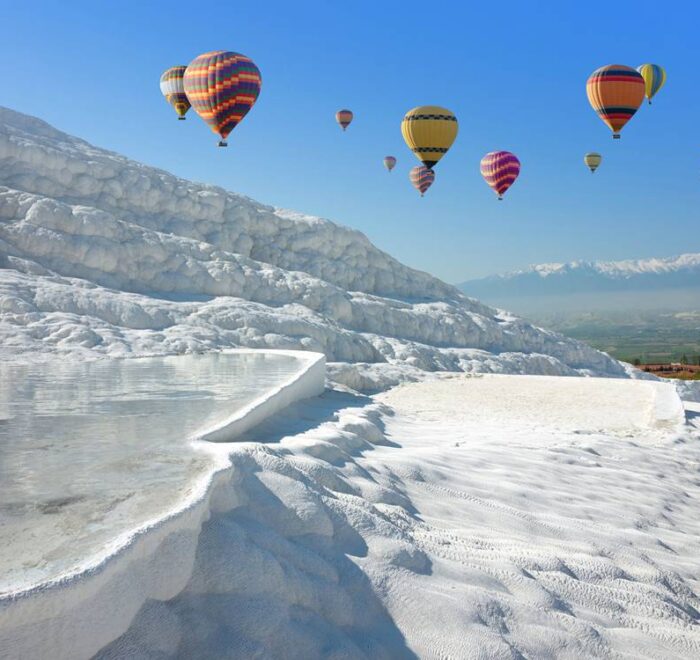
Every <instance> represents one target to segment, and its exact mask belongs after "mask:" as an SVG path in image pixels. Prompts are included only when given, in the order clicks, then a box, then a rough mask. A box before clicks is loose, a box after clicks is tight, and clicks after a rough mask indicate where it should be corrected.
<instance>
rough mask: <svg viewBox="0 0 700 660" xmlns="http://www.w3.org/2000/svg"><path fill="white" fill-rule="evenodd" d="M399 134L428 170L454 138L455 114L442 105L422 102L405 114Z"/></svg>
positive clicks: (455, 134)
mask: <svg viewBox="0 0 700 660" xmlns="http://www.w3.org/2000/svg"><path fill="white" fill-rule="evenodd" d="M401 134H402V135H403V139H404V140H405V141H406V144H407V145H408V148H409V149H410V150H411V151H412V152H413V153H414V154H415V155H416V158H418V160H419V161H420V162H421V163H423V165H425V166H426V167H427V168H428V169H432V168H433V166H434V165H435V164H436V163H437V162H438V161H439V160H440V159H441V158H442V157H443V156H444V155H445V154H446V153H447V150H448V149H449V148H450V147H451V146H452V143H453V142H454V141H455V138H456V137H457V117H455V116H454V113H452V112H450V111H449V110H446V109H445V108H440V107H438V106H436V105H422V106H420V107H418V108H413V110H409V111H408V112H407V113H406V116H405V117H404V118H403V121H402V122H401Z"/></svg>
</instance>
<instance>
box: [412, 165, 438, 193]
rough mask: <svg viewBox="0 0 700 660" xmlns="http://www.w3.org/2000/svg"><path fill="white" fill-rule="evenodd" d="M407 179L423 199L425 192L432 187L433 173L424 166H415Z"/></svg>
mask: <svg viewBox="0 0 700 660" xmlns="http://www.w3.org/2000/svg"><path fill="white" fill-rule="evenodd" d="M408 178H409V179H410V180H411V183H412V184H413V187H414V188H415V189H416V190H417V191H418V192H419V193H420V196H421V197H423V195H424V194H425V191H426V190H427V189H428V188H430V186H432V185H433V181H435V172H433V170H429V169H428V168H427V167H425V166H424V165H416V166H415V167H414V168H413V169H412V170H411V171H410V172H409V173H408Z"/></svg>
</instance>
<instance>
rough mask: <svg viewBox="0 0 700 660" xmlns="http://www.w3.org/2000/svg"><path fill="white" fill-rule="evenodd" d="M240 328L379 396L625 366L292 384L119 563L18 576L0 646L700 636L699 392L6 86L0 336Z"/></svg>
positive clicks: (223, 335)
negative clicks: (650, 379)
mask: <svg viewBox="0 0 700 660" xmlns="http://www.w3.org/2000/svg"><path fill="white" fill-rule="evenodd" d="M234 183H235V182H234ZM377 221H381V219H380V218H378V219H377ZM236 346H244V347H252V348H292V349H294V348H296V349H303V350H315V351H319V352H322V353H324V354H325V355H326V356H327V358H328V360H329V361H331V362H332V364H331V365H330V366H329V374H328V375H329V377H330V380H331V381H332V382H334V383H335V384H341V385H342V384H344V385H346V386H349V387H351V388H354V389H355V390H363V391H378V390H381V389H386V388H387V387H389V386H390V385H392V384H395V383H399V382H402V381H405V380H417V379H422V378H425V376H426V374H427V372H440V371H452V372H459V371H463V372H472V373H477V372H486V373H495V374H525V373H529V374H547V375H550V376H581V375H597V376H609V377H614V378H619V379H620V383H622V384H621V385H620V384H617V383H612V382H611V381H609V380H608V381H593V380H586V379H581V378H576V379H566V380H565V381H562V382H561V383H560V384H553V383H552V382H550V381H549V380H546V379H545V380H537V379H534V380H533V378H518V377H512V378H511V377H507V376H504V377H503V379H502V380H500V379H493V380H492V379H489V378H484V379H474V380H473V381H471V380H470V381H468V382H462V381H460V380H455V379H450V380H448V381H446V382H442V381H441V380H440V379H437V380H433V381H428V382H424V383H421V384H417V385H414V386H410V387H406V388H405V389H400V390H394V391H390V392H389V393H388V394H386V398H385V399H382V398H381V397H380V398H379V399H372V398H368V397H364V396H361V395H358V394H354V393H347V392H345V393H344V392H342V391H332V392H328V393H326V394H325V395H324V396H322V397H320V398H319V399H317V400H315V401H314V402H311V403H307V404H303V405H302V404H298V405H296V406H295V407H294V408H293V409H292V410H289V411H288V412H287V413H286V414H283V415H278V416H276V417H274V418H272V419H270V420H269V421H268V422H266V423H265V424H263V425H262V426H261V427H259V428H258V429H257V430H256V432H255V434H253V435H251V437H250V439H251V440H255V441H256V442H247V443H243V444H240V445H236V446H235V447H231V450H230V456H229V457H228V459H229V460H230V463H231V465H230V467H229V468H226V469H224V470H222V471H221V472H220V473H218V474H217V476H216V477H215V479H214V481H213V482H212V484H211V488H210V490H209V491H208V492H207V494H206V496H203V497H202V498H200V499H198V500H197V502H196V503H194V504H193V505H192V507H191V508H189V509H188V510H186V511H183V512H181V513H180V514H178V515H176V516H173V517H171V518H169V519H167V520H165V519H164V520H162V521H160V522H159V524H157V525H154V527H153V528H150V529H149V530H148V531H147V532H144V533H143V534H142V535H140V536H139V537H138V538H137V539H135V541H134V543H133V544H132V545H131V546H129V548H127V549H125V550H124V551H123V552H121V553H120V554H119V555H118V556H114V558H113V560H112V561H110V562H108V563H107V564H104V565H101V567H100V568H99V569H96V570H95V571H92V572H89V573H86V574H85V575H84V576H82V575H81V576H75V577H74V578H72V579H71V580H68V581H66V582H65V584H64V583H60V584H56V585H53V586H52V587H51V588H47V589H45V590H41V591H38V592H32V593H31V594H29V595H27V596H26V597H25V596H22V597H18V598H16V599H15V598H13V599H0V657H10V658H14V657H26V658H44V657H50V658H52V660H60V659H61V658H70V659H71V660H73V659H75V658H80V657H91V656H92V655H94V654H95V653H100V655H101V657H103V658H117V657H118V658H127V657H128V658H153V659H154V660H155V659H158V660H163V659H164V658H183V659H184V658H300V659H301V658H304V659H309V658H335V659H336V660H339V659H341V658H392V659H393V658H411V657H415V656H419V657H427V658H523V657H527V658H533V657H536V658H547V657H553V658H554V657H556V658H567V657H568V658H584V657H621V656H622V657H628V658H635V659H636V658H642V657H648V658H664V657H666V658H679V657H680V658H683V657H686V658H692V657H698V656H699V655H700V642H699V638H698V617H699V615H698V609H700V602H698V596H697V590H698V586H699V585H698V580H697V575H698V573H699V570H698V569H699V561H698V556H700V545H699V543H698V540H699V538H700V516H698V515H697V500H698V495H700V492H699V490H700V485H699V484H700V471H699V464H700V451H699V449H698V447H699V445H698V429H697V424H698V417H697V413H694V414H695V416H694V417H692V418H691V419H690V422H689V425H688V426H686V427H684V428H681V427H679V426H677V425H676V424H675V422H674V419H673V417H674V410H675V411H676V412H677V408H674V404H673V397H672V396H671V395H668V394H667V395H661V394H659V392H658V391H655V392H652V391H651V389H648V388H653V387H655V386H653V385H651V384H648V383H639V382H632V381H630V380H625V382H623V379H626V378H627V376H628V375H637V374H634V372H629V373H628V371H627V370H626V369H625V368H624V367H623V365H621V364H620V363H618V362H616V361H615V360H613V359H611V358H610V357H609V356H607V355H605V354H603V353H600V352H598V351H595V350H593V349H591V348H590V347H588V346H586V345H584V344H581V343H579V342H576V341H574V340H571V339H567V338H565V337H562V336H561V335H558V334H556V333H553V332H548V331H546V330H543V329H540V328H536V327H533V326H531V325H529V324H528V323H525V322H523V321H521V320H519V319H517V318H515V317H513V316H512V315H510V314H508V313H506V312H503V311H498V310H494V309H492V308H489V307H487V306H485V305H482V304H481V303H479V302H477V301H475V300H472V299H469V298H466V297H464V296H463V295H462V294H460V292H459V291H457V290H456V289H455V288H453V287H451V286H448V285H447V284H444V283H443V282H440V281H439V280H437V279H436V278H434V277H432V276H430V275H428V274H426V273H421V272H418V271H415V270H413V269H411V268H408V267H406V266H404V265H402V264H400V263H399V262H397V261H396V260H395V259H393V258H392V257H390V256H389V255H387V254H385V253H384V252H382V251H380V250H378V249H377V248H376V247H374V246H373V245H372V244H371V243H370V242H369V241H368V240H367V238H366V237H364V236H363V235H362V234H360V233H358V232H356V231H353V230H351V229H348V228H345V227H342V226H339V225H336V224H334V223H332V222H329V221H326V220H322V219H319V218H314V217H310V216H305V215H302V214H298V213H293V212H290V211H284V210H281V209H274V208H271V207H268V206H264V205H262V204H259V203H257V202H254V201H252V200H250V199H248V198H246V197H244V196H241V195H238V194H235V193H230V192H227V191H225V190H222V189H220V188H216V187H213V186H208V185H203V184H196V183H192V182H189V181H184V180H182V179H178V178H176V177H174V176H172V175H170V174H168V173H166V172H163V171H161V170H155V169H153V168H149V167H147V166H144V165H141V164H139V163H135V162H133V161H130V160H128V159H126V158H124V157H122V156H119V155H117V154H114V153H111V152H107V151H104V150H101V149H99V148H96V147H93V146H91V145H89V144H87V143H86V142H84V141H82V140H79V139H77V138H74V137H71V136H69V135H66V134H64V133H61V132H60V131H58V130H56V129H54V128H52V127H51V126H49V125H47V124H45V123H44V122H42V121H40V120H38V119H35V118H32V117H27V116H25V115H21V114H19V113H16V112H13V111H11V110H7V109H3V108H0V359H1V360H3V361H5V362H13V363H23V362H27V361H30V360H32V361H34V360H37V361H41V360H45V359H47V357H57V356H58V357H61V356H63V357H64V358H66V359H68V360H78V359H81V358H96V357H102V358H108V357H128V356H137V355H163V354H174V353H188V352H203V351H210V350H218V349H221V348H228V347H236ZM461 378H464V376H461ZM538 388H539V389H538ZM679 391H682V392H683V393H684V396H687V397H688V398H689V399H690V398H692V397H695V398H696V400H697V399H700V396H698V393H697V390H695V391H694V390H693V388H692V387H691V386H690V385H688V386H683V389H682V390H679ZM659 401H661V403H659ZM611 402H612V403H611ZM659 417H661V418H663V419H662V420H661V422H660V423H657V422H659Z"/></svg>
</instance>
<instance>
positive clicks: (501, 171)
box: [481, 151, 520, 199]
mask: <svg viewBox="0 0 700 660" xmlns="http://www.w3.org/2000/svg"><path fill="white" fill-rule="evenodd" d="M519 174H520V161H519V160H518V157H517V156H516V155H515V154H512V153H510V151H491V152H490V153H488V154H486V155H485V156H484V157H483V158H482V159H481V176H483V177H484V180H485V181H486V183H488V184H489V186H490V187H491V189H492V190H493V191H494V192H495V193H496V194H497V195H498V199H503V195H504V194H505V192H506V190H508V188H510V187H511V186H512V185H513V182H514V181H515V180H516V179H517V178H518V175H519Z"/></svg>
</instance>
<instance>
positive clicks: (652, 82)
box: [637, 64, 666, 105]
mask: <svg viewBox="0 0 700 660" xmlns="http://www.w3.org/2000/svg"><path fill="white" fill-rule="evenodd" d="M637 71H639V73H640V74H641V75H642V78H644V93H645V94H646V97H647V99H648V100H649V105H651V99H652V97H653V96H654V95H655V94H656V92H658V91H659V90H660V89H661V88H662V87H663V86H664V83H665V82H666V71H664V68H663V67H660V66H659V65H658V64H642V66H638V67H637Z"/></svg>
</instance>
